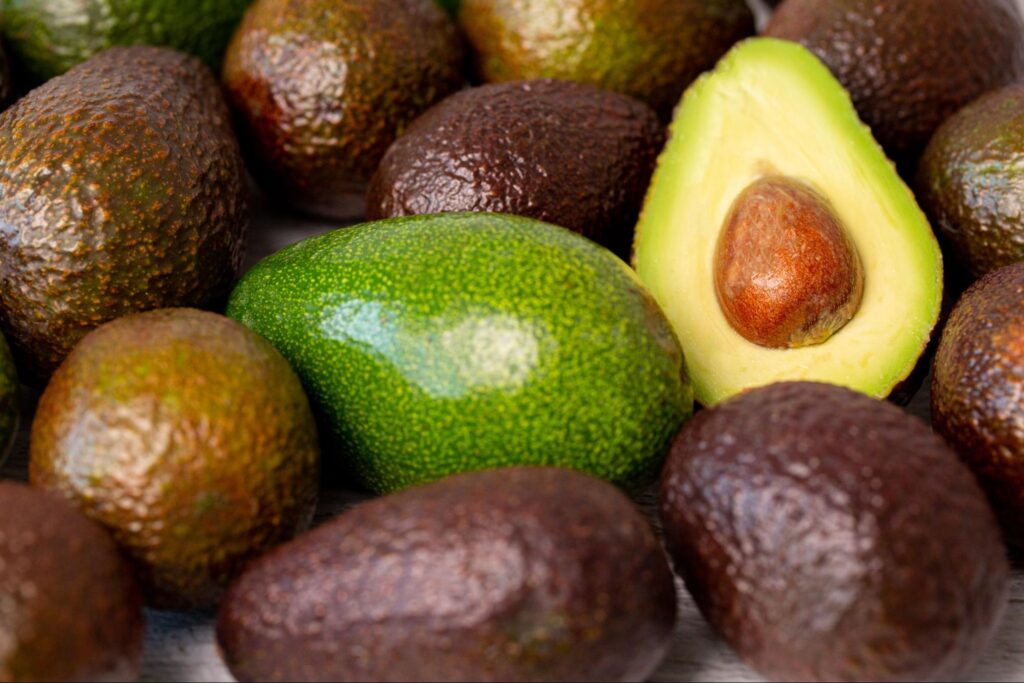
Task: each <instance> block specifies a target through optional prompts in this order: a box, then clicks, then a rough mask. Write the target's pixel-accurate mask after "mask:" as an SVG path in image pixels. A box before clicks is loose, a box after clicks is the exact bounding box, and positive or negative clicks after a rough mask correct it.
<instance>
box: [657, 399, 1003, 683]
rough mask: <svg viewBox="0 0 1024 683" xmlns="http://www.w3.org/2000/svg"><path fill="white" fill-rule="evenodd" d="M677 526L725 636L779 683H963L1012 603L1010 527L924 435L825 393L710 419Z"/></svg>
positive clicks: (673, 525)
mask: <svg viewBox="0 0 1024 683" xmlns="http://www.w3.org/2000/svg"><path fill="white" fill-rule="evenodd" d="M660 499H661V517H662V521H663V522H664V524H665V534H666V539H667V541H668V544H669V548H670V550H671V552H672V555H673V557H674V558H675V561H676V568H677V570H678V571H679V573H680V574H681V575H682V576H683V578H684V579H685V581H686V584H687V586H688V587H689V589H690V592H691V593H692V594H693V597H694V599H695V600H696V601H697V604H698V606H699V607H700V609H701V611H702V612H703V613H704V615H705V616H706V617H707V618H708V620H709V621H710V622H711V624H712V625H713V626H714V627H715V628H716V629H717V630H718V631H719V632H720V633H721V634H722V635H723V637H724V638H725V639H726V640H727V641H728V642H729V643H730V644H731V645H732V646H733V647H734V648H735V649H736V650H737V651H738V653H739V654H740V655H741V656H742V657H743V658H744V659H746V660H747V661H748V662H749V663H750V664H751V665H752V666H754V667H755V668H756V669H757V670H758V671H759V672H760V673H762V674H763V675H765V676H767V677H769V678H771V679H772V680H823V681H829V680H850V681H854V680H864V681H870V680H953V679H955V678H956V677H957V676H958V675H959V674H961V673H962V672H963V671H964V669H965V667H966V666H968V665H969V664H970V663H971V662H972V661H973V660H974V659H975V658H976V657H978V656H979V655H980V654H981V653H982V652H983V651H984V646H985V644H986V642H987V641H988V640H989V638H990V637H991V636H992V634H993V632H994V631H995V628H996V626H997V625H998V623H999V621H1000V617H1001V615H1002V613H1003V610H1004V607H1005V605H1006V602H1007V589H1008V579H1009V566H1008V562H1007V559H1006V549H1005V547H1004V546H1003V542H1002V538H1001V535H1000V531H999V526H998V524H997V522H996V518H995V515H994V514H993V512H992V510H991V508H990V507H989V504H988V501H986V499H985V496H984V495H983V493H982V491H981V489H980V488H979V487H978V485H977V482H976V481H975V480H974V478H973V477H972V476H971V472H970V471H969V470H968V468H966V467H965V466H964V465H963V464H962V463H961V462H960V461H959V460H958V458H957V456H956V454H955V453H954V452H953V451H952V450H951V449H950V448H949V447H948V446H947V445H946V444H945V443H943V442H942V440H941V439H940V438H939V437H938V436H936V435H935V434H933V433H932V431H931V430H930V429H929V428H928V427H927V425H925V424H924V423H923V422H921V421H919V420H917V419H916V418H914V417H912V416H909V415H907V414H906V413H904V412H903V411H902V410H900V409H899V408H897V407H895V406H893V405H890V404H887V403H885V402H881V401H876V400H873V399H871V398H869V397H866V396H863V395H862V394H858V393H856V392H853V391H850V390H848V389H843V388H840V387H835V386H831V385H825V384H810V383H789V384H777V385H772V386H769V387H766V388H762V389H756V390H753V391H750V392H748V393H746V394H743V395H741V396H739V397H736V398H734V399H732V400H730V401H728V402H726V403H723V404H721V405H719V406H718V407H715V408H713V409H710V410H707V411H704V412H702V413H700V414H699V415H698V416H697V417H696V418H694V419H693V420H692V421H691V423H690V424H689V425H688V426H687V427H685V428H684V429H683V431H682V432H681V434H680V435H679V438H678V439H677V441H676V443H675V445H674V446H673V449H672V453H671V454H670V456H669V459H668V462H667V463H666V465H665V472H664V474H663V477H662V483H661V495H660Z"/></svg>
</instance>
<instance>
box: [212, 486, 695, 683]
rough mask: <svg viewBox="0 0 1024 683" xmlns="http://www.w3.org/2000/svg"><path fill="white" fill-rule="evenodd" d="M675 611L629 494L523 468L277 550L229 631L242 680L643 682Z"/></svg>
mask: <svg viewBox="0 0 1024 683" xmlns="http://www.w3.org/2000/svg"><path fill="white" fill-rule="evenodd" d="M675 615H676V595H675V587H674V583H673V579H672V575H671V572H670V571H669V568H668V564H667V561H666V558H665V556H664V553H663V551H662V549H661V545H660V543H659V542H658V540H657V538H656V537H655V535H654V532H653V531H652V530H651V528H650V525H649V524H648V522H647V520H646V519H644V517H643V516H642V515H641V514H640V512H639V511H638V510H637V509H636V508H635V507H634V506H633V504H632V503H631V502H630V500H629V499H628V498H627V497H626V496H625V495H624V494H622V493H621V492H620V491H618V490H617V489H616V488H614V487H613V486H612V485H611V484H607V483H605V482H602V481H600V480H598V479H594V478H591V477H589V476H587V475H583V474H580V473H577V472H574V471H570V470H563V469H554V468H548V469H543V468H513V469H507V470H491V471H486V472H478V473H473V474H462V475H457V476H455V477H451V478H449V479H445V480H442V481H440V482H436V483H433V484H427V485H425V486H421V487H418V488H413V489H407V490H406V491H404V492H402V493H398V494H394V495H392V496H390V497H387V498H381V499H378V500H374V501H371V502H369V503H365V504H363V505H361V506H359V507H357V508H355V509H354V510H352V511H350V512H347V513H345V514H343V515H341V516H340V517H338V518H336V519H334V520H333V521H331V522H328V523H327V524H325V525H324V526H322V527H320V528H319V529H317V530H315V531H312V532H310V533H308V534H306V535H305V536H302V537H301V538H299V539H297V540H296V541H294V542H292V543H290V544H288V545H286V546H282V547H281V548H279V549H277V550H275V551H273V552H271V553H270V554H269V555H266V556H265V557H263V558H261V559H259V560H257V561H256V562H254V563H253V564H252V565H251V566H250V568H249V569H248V570H247V571H246V572H245V574H243V575H242V576H241V578H239V579H238V581H236V582H235V584H234V585H233V586H232V587H231V589H230V590H229V591H228V594H227V596H225V599H224V602H223V603H222V606H221V611H220V617H219V622H218V627H217V635H218V641H219V643H220V646H221V648H222V651H223V653H224V656H225V659H226V661H227V663H228V666H229V667H230V668H231V671H232V673H233V674H234V675H235V676H236V677H237V678H238V679H239V680H242V681H251V680H265V681H277V680H324V681H327V680H337V681H363V680H402V681H436V680H446V681H506V680H532V681H561V680H574V681H616V680H621V681H640V680H646V678H647V676H649V675H650V674H651V673H652V672H653V671H654V669H655V668H656V667H657V666H658V664H659V663H660V662H661V660H662V658H663V657H664V656H665V654H666V653H667V651H668V647H669V644H670V642H671V638H672V628H673V624H674V622H675Z"/></svg>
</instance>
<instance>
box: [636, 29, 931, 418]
mask: <svg viewBox="0 0 1024 683" xmlns="http://www.w3.org/2000/svg"><path fill="white" fill-rule="evenodd" d="M636 232H637V236H636V242H635V246H634V263H635V266H636V269H637V272H638V273H639V275H640V278H641V279H642V280H643V281H644V282H645V283H646V284H647V286H648V287H649V288H650V290H651V292H652V293H653V294H654V296H655V298H656V299H657V300H658V302H659V303H660V304H661V306H662V308H663V309H664V311H665V313H666V315H667V316H668V318H669V320H671V321H672V324H673V327H674V329H675V331H676V333H677V335H678V336H679V340H680V343H681V344H682V347H683V351H684V353H685V356H686V362H687V368H688V371H689V374H690V377H691V378H692V380H693V383H694V387H695V390H696V395H697V399H698V400H699V401H700V402H701V403H703V404H705V405H713V404H715V403H718V402H719V401H721V400H723V399H726V398H728V397H730V396H732V395H734V394H737V393H739V392H741V391H743V390H745V389H749V388H751V387H757V386H762V385H766V384H771V383H773V382H777V381H784V380H800V379H804V380H815V381H823V382H829V383H834V384H841V385H844V386H848V387H851V388H854V389H857V390H860V391H862V392H864V393H868V394H871V395H874V396H877V397H885V396H888V395H889V394H890V393H891V392H892V391H893V390H894V388H896V387H897V386H899V385H900V384H901V383H902V382H904V380H906V379H907V378H908V377H910V376H911V375H912V374H913V371H914V369H915V367H916V366H917V364H918V361H919V359H920V357H921V356H922V354H923V352H924V351H925V349H926V347H927V345H928V342H929V339H930V337H931V333H932V329H933V328H934V326H935V324H936V322H937V320H938V317H939V312H940V307H941V304H942V280H943V275H942V255H941V253H940V251H939V247H938V244H937V242H936V239H935V236H934V235H933V234H932V231H931V228H930V226H929V225H928V221H927V219H926V218H925V216H924V214H923V213H922V211H921V210H920V208H919V207H918V205H917V203H916V201H915V200H914V196H913V195H912V194H911V192H910V190H909V189H908V188H907V187H906V185H904V183H903V182H902V181H901V180H900V178H899V176H898V175H897V174H896V171H895V170H894V168H893V166H892V164H891V163H890V162H889V160H888V159H886V157H885V154H884V153H883V152H882V150H881V149H880V148H879V146H878V145H877V144H876V143H875V141H874V140H873V139H872V137H871V134H870V132H869V131H868V129H867V128H866V127H865V126H864V125H863V124H862V123H861V122H860V120H859V119H858V118H857V114H856V112H855V111H854V108H853V105H852V104H851V102H850V98H849V96H848V95H847V93H846V92H845V91H844V90H843V88H842V86H840V85H839V83H838V82H837V81H836V80H835V78H834V77H833V76H832V75H831V74H830V73H829V71H828V69H826V68H825V66H824V65H823V64H822V63H821V62H820V61H818V59H817V58H815V57H814V55H812V54H811V53H810V52H808V51H807V50H806V49H804V48H803V47H801V46H800V45H797V44H795V43H789V42H784V41H779V40H775V39H769V38H758V39H751V40H749V41H747V42H745V43H742V44H741V45H739V46H738V47H736V48H735V49H734V50H733V51H732V52H731V53H730V54H729V55H728V56H727V57H726V58H725V59H724V60H723V61H722V63H721V64H720V65H719V66H718V67H717V69H715V71H714V72H712V73H710V74H708V75H706V76H704V77H703V78H701V79H700V80H699V81H698V82H697V83H696V84H695V85H694V86H693V87H692V88H691V89H690V90H689V91H688V92H687V94H686V96H685V97H684V99H683V102H682V103H681V105H680V107H679V109H678V111H677V115H676V118H675V121H674V122H673V124H672V132H671V136H670V141H669V143H668V145H667V147H666V149H665V151H664V153H663V154H662V157H661V159H660V161H659V166H658V170H657V171H656V172H655V175H654V179H653V181H652V184H651V187H650V189H649V191H648V195H647V200H646V204H645V207H644V210H643V212H642V214H641V218H640V222H639V224H638V226H637V231H636ZM822 264H825V265H824V266H823V265H822Z"/></svg>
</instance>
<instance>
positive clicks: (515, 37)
mask: <svg viewBox="0 0 1024 683" xmlns="http://www.w3.org/2000/svg"><path fill="white" fill-rule="evenodd" d="M459 22H460V23H461V25H462V27H463V29H464V30H465V33H466V36H467V37H468V38H469V42H470V44H471V46H472V48H473V51H474V54H475V63H476V70H477V72H478V73H479V74H480V75H481V76H482V77H483V78H484V80H486V81H517V80H523V79H531V78H558V79H561V80H568V81H578V82H582V83H590V84H592V85H597V86H600V87H603V88H607V89H608V90H614V91H616V92H621V93H624V94H626V95H632V96H633V97H636V98H637V99H640V100H643V101H645V102H647V103H648V104H650V105H651V106H652V107H654V109H656V110H657V111H658V113H659V114H660V115H661V116H662V117H663V118H664V119H666V120H667V119H668V118H670V117H671V114H672V109H673V108H674V107H675V106H676V103H677V102H678V101H679V98H680V97H681V96H682V94H683V91H684V90H685V89H686V87H687V86H688V85H690V83H691V82H692V81H693V80H694V79H695V78H696V77H697V76H699V75H700V74H701V73H702V72H704V71H706V70H708V69H710V68H711V67H713V66H714V65H715V62H717V61H718V58H719V57H721V56H722V55H723V54H725V53H726V51H728V49H729V48H730V47H732V45H733V44H734V43H736V42H738V41H739V40H742V39H743V38H746V37H748V36H751V35H753V33H754V16H753V14H752V13H751V11H750V9H749V8H748V7H747V5H746V3H745V2H744V1H743V0H562V1H561V2H551V0H462V3H461V8H460V10H459Z"/></svg>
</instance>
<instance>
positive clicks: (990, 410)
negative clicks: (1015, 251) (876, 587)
mask: <svg viewBox="0 0 1024 683" xmlns="http://www.w3.org/2000/svg"><path fill="white" fill-rule="evenodd" d="M932 382H933V383H932V420H933V422H934V424H935V428H936V430H938V432H939V433H940V434H942V435H943V436H944V437H946V439H947V440H948V441H949V442H950V443H951V444H953V446H954V447H955V448H956V449H957V450H958V451H959V453H960V455H961V457H962V458H963V459H964V460H965V461H966V462H967V464H968V465H970V466H971V468H972V469H973V470H974V472H975V474H977V475H978V478H979V479H980V480H981V482H982V485H983V486H984V487H985V490H986V491H987V492H988V494H989V496H990V497H991V498H992V501H993V503H994V504H995V507H996V510H997V511H998V512H999V513H1000V516H1001V518H1002V521H1003V527H1004V528H1005V530H1006V533H1007V535H1008V536H1009V537H1010V538H1011V540H1013V541H1014V542H1015V543H1016V544H1018V545H1021V544H1022V542H1024V405H1022V404H1021V400H1020V396H1021V393H1022V392H1024V263H1017V264H1014V265H1011V266H1007V267H1005V268H1001V269H999V270H997V271H994V272H992V273H990V274H989V275H987V276H985V277H984V278H982V279H981V280H979V281H978V282H977V283H976V284H975V285H974V286H973V287H971V288H970V289H969V290H967V293H966V294H964V296H963V297H962V298H961V299H960V302H959V303H958V304H957V305H956V308H954V309H953V313H952V314H951V315H950V317H949V322H948V323H947V324H946V329H945V331H944V332H943V335H942V341H941V342H940V343H939V350H938V354H937V355H936V358H935V370H934V378H933V380H932Z"/></svg>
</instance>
